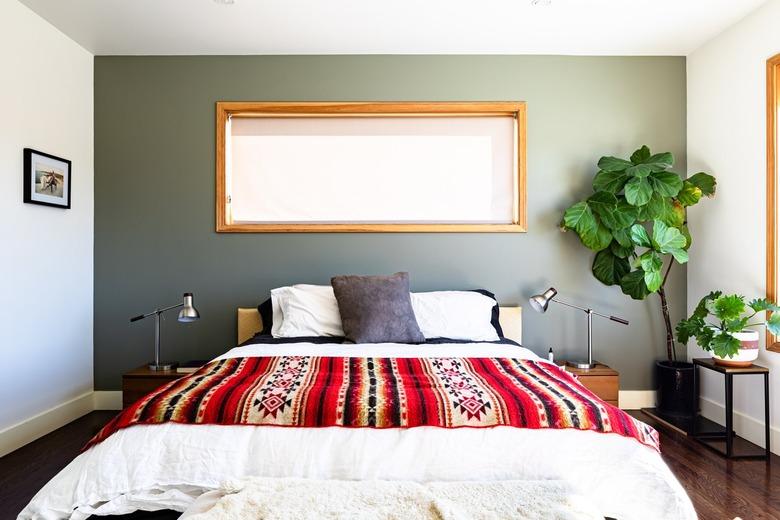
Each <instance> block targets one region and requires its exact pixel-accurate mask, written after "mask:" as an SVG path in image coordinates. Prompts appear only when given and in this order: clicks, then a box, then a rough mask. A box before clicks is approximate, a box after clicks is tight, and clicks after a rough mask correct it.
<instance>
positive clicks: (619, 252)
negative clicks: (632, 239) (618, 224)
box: [609, 234, 634, 258]
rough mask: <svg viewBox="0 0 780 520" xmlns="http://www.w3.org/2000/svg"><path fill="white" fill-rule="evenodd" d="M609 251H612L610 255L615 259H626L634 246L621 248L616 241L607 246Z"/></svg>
mask: <svg viewBox="0 0 780 520" xmlns="http://www.w3.org/2000/svg"><path fill="white" fill-rule="evenodd" d="M613 236H614V234H613ZM609 250H610V251H612V254H613V255H615V256H617V257H620V258H628V257H630V256H631V255H632V254H633V252H634V244H631V245H630V246H629V247H624V246H621V245H620V243H618V242H617V241H616V240H613V241H612V243H611V244H609Z"/></svg>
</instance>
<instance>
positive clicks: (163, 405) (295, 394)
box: [85, 356, 659, 449]
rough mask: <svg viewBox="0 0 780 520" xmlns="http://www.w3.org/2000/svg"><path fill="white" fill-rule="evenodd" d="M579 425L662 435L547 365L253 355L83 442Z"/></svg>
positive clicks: (166, 393) (140, 405)
mask: <svg viewBox="0 0 780 520" xmlns="http://www.w3.org/2000/svg"><path fill="white" fill-rule="evenodd" d="M164 422H177V423H186V424H228V425H236V424H243V425H263V426H265V425H268V426H299V427H327V426H342V427H352V428H412V427H415V426H436V427H441V428H460V427H472V428H485V427H492V426H501V425H503V426H513V427H517V428H576V429H580V430H592V431H597V432H603V433H617V434H620V435H623V436H626V437H633V438H635V439H636V440H638V441H639V442H641V443H643V444H646V445H648V446H651V447H653V448H655V449H659V445H658V433H657V432H656V431H655V430H653V429H652V428H651V427H649V426H647V425H645V424H644V423H642V422H640V421H638V420H636V419H634V418H633V417H631V416H630V415H628V414H626V413H625V412H623V411H622V410H620V409H618V408H616V407H614V406H611V405H609V404H607V403H605V402H604V401H602V400H601V399H599V398H598V397H596V396H595V395H594V394H593V393H592V392H590V391H589V390H587V389H586V388H585V387H583V386H582V385H581V384H580V383H579V382H577V380H576V379H575V378H574V377H573V376H572V375H571V374H569V373H568V372H566V371H564V370H562V369H560V368H558V367H556V366H553V365H551V364H549V363H544V362H536V361H528V360H519V359H508V358H345V357H311V356H279V357H246V358H233V359H225V360H220V361H212V362H211V363H209V364H207V365H205V366H204V367H202V368H201V369H199V370H198V371H197V372H195V373H193V374H191V375H189V376H186V377H183V378H181V379H179V380H177V381H173V382H171V383H169V384H167V385H165V386H164V387H161V388H160V389H158V390H156V391H154V392H152V393H151V394H149V395H147V396H145V397H143V398H142V399H140V400H139V401H137V402H136V403H134V404H133V405H131V406H129V407H128V408H125V409H124V410H123V411H122V412H121V413H120V414H119V415H117V416H116V417H115V418H114V419H113V420H112V421H111V422H110V423H108V424H107V425H106V426H105V427H104V428H103V429H102V430H101V431H100V432H99V433H98V434H97V435H96V436H95V437H94V438H93V439H92V440H91V441H90V442H89V443H88V444H87V446H86V447H85V449H86V448H89V447H90V446H92V445H94V444H96V443H99V442H101V441H102V440H104V439H105V438H106V437H108V436H109V435H111V434H112V433H114V432H116V431H117V430H120V429H122V428H127V427H129V426H133V425H136V424H159V423H164Z"/></svg>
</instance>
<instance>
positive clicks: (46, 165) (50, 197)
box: [22, 148, 72, 209]
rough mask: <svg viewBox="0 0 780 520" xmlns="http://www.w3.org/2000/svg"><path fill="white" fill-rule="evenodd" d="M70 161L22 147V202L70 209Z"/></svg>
mask: <svg viewBox="0 0 780 520" xmlns="http://www.w3.org/2000/svg"><path fill="white" fill-rule="evenodd" d="M71 175H72V173H71V168H70V161H69V160H67V159H63V158H61V157H55V156H54V155H49V154H47V153H43V152H39V151H37V150H33V149H31V148H25V149H24V178H23V183H22V185H23V186H24V202H29V203H30V204H42V205H44V206H54V207H57V208H65V209H70V182H71Z"/></svg>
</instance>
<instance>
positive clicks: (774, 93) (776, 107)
mask: <svg viewBox="0 0 780 520" xmlns="http://www.w3.org/2000/svg"><path fill="white" fill-rule="evenodd" d="M766 75H767V76H766V96H767V98H766V99H767V100H766V213H767V219H766V296H767V298H768V299H769V300H771V301H777V298H778V295H780V291H779V290H778V283H780V279H778V272H779V271H780V270H779V269H778V261H780V255H778V250H777V249H778V236H777V233H778V207H777V205H778V189H780V185H779V184H778V163H779V162H780V160H779V159H780V157H778V150H779V149H780V135H778V119H779V118H778V115H780V84H779V83H778V82H780V54H778V55H777V56H774V57H772V58H770V59H769V60H768V61H767V63H766ZM766 338H767V339H766V346H767V350H772V351H774V352H780V343H779V342H778V341H780V338H777V337H775V336H774V335H772V334H770V333H769V332H768V331H767V334H766Z"/></svg>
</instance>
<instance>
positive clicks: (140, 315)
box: [130, 303, 184, 323]
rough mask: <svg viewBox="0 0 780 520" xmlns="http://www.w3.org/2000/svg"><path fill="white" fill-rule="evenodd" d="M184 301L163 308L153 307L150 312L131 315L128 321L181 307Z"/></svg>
mask: <svg viewBox="0 0 780 520" xmlns="http://www.w3.org/2000/svg"><path fill="white" fill-rule="evenodd" d="M183 306H184V303H177V304H176V305H171V306H170V307H165V308H164V309H155V310H153V311H152V312H147V313H146V314H139V315H138V316H133V317H132V318H130V322H131V323H132V322H134V321H138V320H142V319H144V318H148V317H149V316H154V315H155V314H162V313H163V312H165V311H169V310H171V309H175V308H177V307H183Z"/></svg>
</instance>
